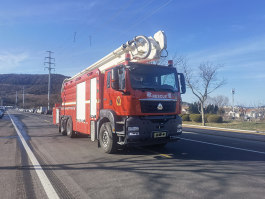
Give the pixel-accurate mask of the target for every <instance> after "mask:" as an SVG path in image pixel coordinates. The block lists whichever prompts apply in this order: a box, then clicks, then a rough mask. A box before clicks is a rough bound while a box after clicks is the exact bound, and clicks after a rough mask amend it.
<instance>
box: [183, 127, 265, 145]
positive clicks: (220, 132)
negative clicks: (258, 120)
mask: <svg viewBox="0 0 265 199" xmlns="http://www.w3.org/2000/svg"><path fill="white" fill-rule="evenodd" d="M182 127H184V128H193V129H198V131H200V133H202V134H209V135H215V136H223V137H232V138H239V139H247V140H254V141H261V142H265V133H264V132H256V131H247V130H239V129H229V128H219V127H209V126H198V125H189V124H182ZM204 129H205V130H210V131H207V132H205V131H203V130H204Z"/></svg>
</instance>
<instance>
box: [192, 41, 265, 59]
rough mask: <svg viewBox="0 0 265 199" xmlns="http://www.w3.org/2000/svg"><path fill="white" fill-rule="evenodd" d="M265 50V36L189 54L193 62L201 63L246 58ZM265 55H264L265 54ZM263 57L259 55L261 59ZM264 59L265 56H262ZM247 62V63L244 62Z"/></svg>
mask: <svg viewBox="0 0 265 199" xmlns="http://www.w3.org/2000/svg"><path fill="white" fill-rule="evenodd" d="M262 51H263V52H265V38H264V37H262V38H256V39H254V40H251V41H243V42H240V43H234V44H228V45H226V46H222V47H219V48H212V49H206V50H202V51H198V52H193V53H191V54H190V55H189V60H190V61H191V62H192V63H196V62H197V63H201V62H203V61H211V62H223V63H227V62H232V61H235V60H239V59H242V58H246V57H247V56H248V55H250V54H252V55H253V54H255V53H257V54H260V52H262ZM263 57H264V55H263ZM260 58H261V57H257V59H260ZM262 59H264V58H262ZM244 64H245V63H244Z"/></svg>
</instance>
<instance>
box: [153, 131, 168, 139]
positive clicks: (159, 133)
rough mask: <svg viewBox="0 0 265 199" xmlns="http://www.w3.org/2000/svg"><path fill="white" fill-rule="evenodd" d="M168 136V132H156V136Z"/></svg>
mask: <svg viewBox="0 0 265 199" xmlns="http://www.w3.org/2000/svg"><path fill="white" fill-rule="evenodd" d="M166 136H167V132H154V138H163V137H166Z"/></svg>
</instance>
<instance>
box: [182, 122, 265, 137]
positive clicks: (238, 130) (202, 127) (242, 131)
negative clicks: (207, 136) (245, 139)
mask: <svg viewBox="0 0 265 199" xmlns="http://www.w3.org/2000/svg"><path fill="white" fill-rule="evenodd" d="M182 126H184V127H191V128H199V129H209V130H219V131H228V132H235V133H247V134H256V135H265V132H263V131H250V130H240V129H230V128H221V127H212V126H199V125H193V124H182Z"/></svg>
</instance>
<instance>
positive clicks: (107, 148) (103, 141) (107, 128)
mask: <svg viewBox="0 0 265 199" xmlns="http://www.w3.org/2000/svg"><path fill="white" fill-rule="evenodd" d="M99 142H100V146H101V147H102V149H103V151H104V152H105V153H114V152H115V151H116V149H117V137H116V135H114V134H113V133H112V129H111V124H110V122H107V123H104V124H102V126H101V127H100V131H99Z"/></svg>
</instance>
